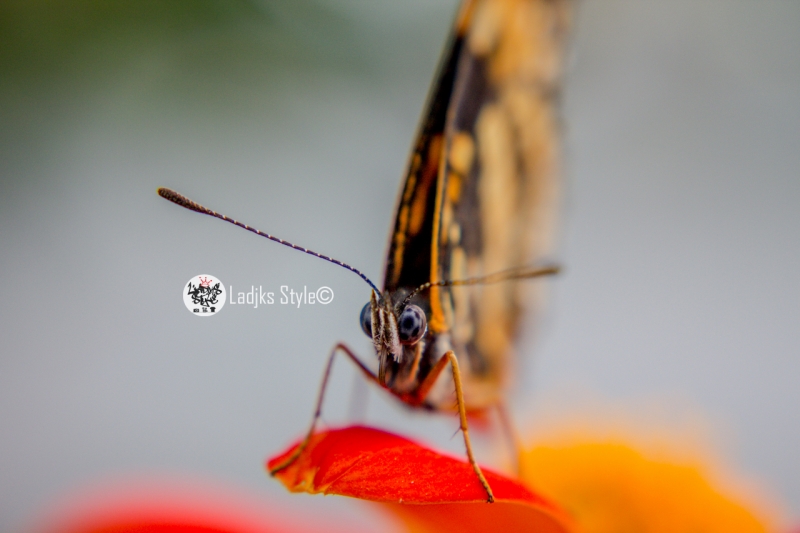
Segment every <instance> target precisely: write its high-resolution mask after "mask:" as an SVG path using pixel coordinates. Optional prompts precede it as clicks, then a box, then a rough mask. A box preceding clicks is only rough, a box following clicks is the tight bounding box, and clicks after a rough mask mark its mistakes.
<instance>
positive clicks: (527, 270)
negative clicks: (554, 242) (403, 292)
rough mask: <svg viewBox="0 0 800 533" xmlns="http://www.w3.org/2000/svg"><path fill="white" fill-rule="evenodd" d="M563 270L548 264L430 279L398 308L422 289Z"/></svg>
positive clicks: (488, 283)
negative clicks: (464, 277)
mask: <svg viewBox="0 0 800 533" xmlns="http://www.w3.org/2000/svg"><path fill="white" fill-rule="evenodd" d="M560 271H561V267H559V266H558V265H548V266H544V267H537V268H533V267H522V268H512V269H509V270H502V271H500V272H494V273H493V274H487V275H485V276H476V277H474V278H467V279H446V280H442V281H429V282H427V283H423V284H422V285H420V286H419V287H417V288H416V289H414V290H413V291H411V293H410V294H409V295H408V296H406V297H405V299H403V301H402V302H400V305H398V306H397V307H398V308H402V307H405V306H406V305H407V304H408V302H410V301H411V298H413V297H414V296H416V295H417V294H419V293H420V292H422V291H425V290H428V289H430V288H431V287H457V286H461V285H490V284H492V283H499V282H501V281H510V280H515V279H528V278H538V277H540V276H552V275H554V274H558V273H559V272H560Z"/></svg>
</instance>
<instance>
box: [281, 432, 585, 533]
mask: <svg viewBox="0 0 800 533" xmlns="http://www.w3.org/2000/svg"><path fill="white" fill-rule="evenodd" d="M298 445H299V443H298V444H295V445H293V446H291V447H290V448H289V449H288V450H287V451H286V452H284V453H282V454H280V455H278V456H277V457H274V458H272V459H270V460H269V461H268V462H267V468H268V469H269V468H270V467H273V466H274V465H277V464H280V463H281V462H282V461H284V460H285V459H286V458H288V457H289V456H291V454H292V453H294V451H295V450H296V449H297V446H298ZM483 472H484V475H485V476H486V479H487V481H488V482H489V485H491V487H492V491H493V492H494V495H495V503H493V504H487V503H486V492H485V491H484V489H483V487H482V486H481V484H480V482H479V481H478V478H477V477H476V476H475V473H474V472H473V470H472V467H471V466H470V465H469V463H467V462H465V461H460V460H458V459H454V458H452V457H447V456H444V455H441V454H439V453H437V452H434V451H432V450H429V449H427V448H423V447H421V446H419V445H418V444H415V443H414V442H411V441H410V440H408V439H405V438H403V437H400V436H397V435H392V434H390V433H386V432H384V431H380V430H377V429H372V428H366V427H359V426H355V427H349V428H344V429H339V430H331V431H325V432H320V433H316V434H315V435H314V436H313V437H312V439H311V442H310V443H309V444H308V447H307V448H306V449H305V450H304V451H303V453H302V454H301V455H300V457H299V458H298V459H297V461H295V462H294V463H293V464H292V465H290V466H289V467H287V468H285V469H284V470H282V471H280V472H279V473H278V474H277V475H276V476H275V477H276V478H278V480H279V481H281V482H282V483H283V484H284V485H285V486H286V488H288V489H289V490H290V491H293V492H308V493H312V494H316V493H320V492H321V493H323V494H338V495H341V496H350V497H353V498H360V499H364V500H370V501H374V502H383V503H386V504H389V505H388V507H389V508H390V509H391V510H392V511H393V512H394V513H395V514H398V515H399V516H400V517H401V518H403V519H404V520H405V521H406V522H407V523H408V524H409V525H413V526H414V527H415V528H417V530H419V529H420V528H421V529H422V530H430V531H440V532H447V531H538V532H567V531H570V530H571V527H570V525H569V524H570V522H569V520H568V519H567V517H566V515H565V514H564V513H563V512H562V511H560V510H559V508H558V507H556V506H555V505H554V504H552V503H550V502H549V501H547V500H545V499H544V498H542V497H541V496H539V495H537V494H535V493H533V492H531V491H530V490H529V489H528V488H526V487H525V486H524V485H522V484H521V483H520V482H518V481H516V480H513V479H509V478H506V477H504V476H501V475H500V474H496V473H494V472H491V471H488V470H485V469H484V471H483ZM423 504H424V505H423ZM432 504H436V505H432Z"/></svg>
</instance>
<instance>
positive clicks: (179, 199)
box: [158, 187, 381, 296]
mask: <svg viewBox="0 0 800 533" xmlns="http://www.w3.org/2000/svg"><path fill="white" fill-rule="evenodd" d="M158 195H159V196H161V197H162V198H166V199H167V200H169V201H170V202H172V203H175V204H178V205H179V206H181V207H185V208H186V209H189V210H190V211H196V212H198V213H202V214H204V215H209V216H212V217H215V218H218V219H220V220H224V221H225V222H230V223H231V224H233V225H234V226H239V227H240V228H243V229H246V230H247V231H249V232H252V233H255V234H256V235H260V236H261V237H265V238H267V239H269V240H271V241H275V242H277V243H279V244H282V245H284V246H288V247H289V248H293V249H295V250H299V251H301V252H303V253H307V254H308V255H313V256H314V257H319V258H320V259H324V260H325V261H328V262H329V263H333V264H334V265H339V266H340V267H343V268H346V269H347V270H349V271H350V272H353V273H355V274H358V276H359V277H360V278H361V279H363V280H364V281H366V282H367V283H368V284H369V286H370V287H372V290H374V291H375V292H376V293H378V295H379V296H380V294H381V291H380V290H378V287H376V286H375V284H374V283H372V280H370V279H369V278H368V277H367V276H366V275H365V274H364V273H363V272H361V271H360V270H358V269H357V268H354V267H351V266H350V265H348V264H347V263H343V262H342V261H339V260H338V259H334V258H332V257H328V256H327V255H322V254H319V253H317V252H315V251H313V250H309V249H308V248H303V247H302V246H297V245H296V244H292V243H290V242H289V241H285V240H283V239H279V238H278V237H275V236H274V235H270V234H269V233H264V232H263V231H261V230H257V229H256V228H251V227H250V226H248V225H247V224H242V223H241V222H239V221H238V220H234V219H232V218H230V217H228V216H226V215H223V214H221V213H217V212H216V211H212V210H211V209H208V208H207V207H205V206H202V205H200V204H198V203H197V202H195V201H194V200H190V199H188V198H187V197H185V196H184V195H182V194H180V193H178V192H175V191H173V190H172V189H167V188H166V187H159V188H158Z"/></svg>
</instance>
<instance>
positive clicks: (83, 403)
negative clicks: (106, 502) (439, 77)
mask: <svg viewBox="0 0 800 533" xmlns="http://www.w3.org/2000/svg"><path fill="white" fill-rule="evenodd" d="M454 6H455V4H454V2H452V1H448V2H433V1H423V0H414V1H404V2H368V1H355V0H348V1H339V2H333V1H330V2H327V1H322V0H303V1H295V0H292V1H290V0H282V1H274V2H263V3H246V2H238V3H237V2H229V3H225V2H212V1H207V2H184V3H181V2H173V3H168V4H165V5H162V4H161V3H160V2H155V1H153V2H139V3H111V4H106V3H102V2H97V3H95V2H86V1H82V2H73V3H72V5H71V6H70V7H61V8H53V7H52V6H50V7H45V3H44V2H42V3H39V2H19V3H11V2H4V3H3V4H2V6H1V7H0V16H1V17H2V19H0V24H2V29H0V41H2V45H0V61H2V63H0V68H1V69H2V70H0V172H2V176H0V178H1V181H0V273H2V287H3V290H2V294H3V295H2V299H0V302H2V305H0V338H2V352H1V353H2V355H1V357H0V428H2V430H0V451H1V452H2V453H0V480H2V481H0V529H2V530H3V531H8V530H10V529H11V530H13V529H17V528H20V527H22V526H23V524H25V523H29V521H30V520H32V519H33V518H35V517H36V516H37V515H38V514H40V513H41V512H42V510H43V509H45V508H46V507H47V506H48V505H50V504H52V502H53V501H56V500H57V499H58V498H60V497H62V496H63V495H65V494H68V493H70V492H71V491H73V490H74V489H76V488H79V487H83V486H86V485H87V484H91V483H96V482H98V480H108V479H116V478H118V477H119V476H126V475H130V474H131V473H136V474H142V473H145V474H146V473H148V472H160V473H164V472H166V473H172V474H175V475H189V474H191V475H195V476H201V477H204V478H207V479H210V480H217V481H220V482H225V483H229V484H234V485H237V486H240V487H243V488H245V489H246V490H249V491H251V492H253V493H254V494H257V495H262V496H263V497H264V499H265V501H267V500H268V501H270V502H278V503H279V504H280V505H282V506H285V507H287V508H294V509H322V510H324V511H325V512H328V513H332V514H333V515H335V516H338V517H340V518H341V519H343V520H351V521H363V522H364V523H367V524H368V523H371V522H369V521H370V520H374V517H373V515H365V514H364V513H365V511H364V508H363V507H361V506H358V505H357V504H353V502H349V501H347V500H344V499H336V498H322V497H316V498H312V497H303V496H289V495H287V494H285V492H284V491H283V489H282V488H280V487H279V486H278V484H277V483H275V482H273V481H271V480H269V479H268V478H267V477H266V475H265V474H264V473H263V471H262V468H261V464H262V461H263V459H264V458H265V457H266V456H268V455H270V454H273V453H275V452H277V451H278V450H281V449H282V448H283V447H284V446H285V445H287V444H288V443H289V442H290V441H291V440H293V439H295V438H297V437H298V436H299V435H300V434H301V433H302V431H304V429H305V427H306V424H307V422H308V418H309V416H310V415H311V411H312V407H313V405H312V404H313V399H314V395H315V393H316V389H317V385H318V381H319V377H320V374H321V372H322V368H323V363H324V360H325V358H326V355H327V353H328V350H329V349H330V347H331V346H332V344H333V343H334V341H336V340H345V341H347V342H349V343H351V344H352V345H353V346H354V348H355V349H356V350H357V351H359V352H360V353H364V354H367V353H369V343H368V341H367V339H366V338H365V337H364V336H363V334H362V333H361V331H360V329H359V328H358V324H357V318H358V312H359V311H360V309H361V306H362V305H363V303H364V302H365V301H366V299H367V298H368V294H369V293H368V290H367V287H366V286H365V285H364V284H363V283H362V282H361V281H359V280H358V279H357V278H356V277H355V276H353V275H352V274H350V273H348V272H346V271H344V270H342V269H339V268H337V267H334V266H333V265H328V264H325V263H322V262H320V261H318V260H314V259H312V258H309V257H306V256H304V255H302V254H299V253H297V252H293V251H291V250H288V249H284V248H282V247H280V246H277V245H274V244H271V243H268V242H266V241H263V240H260V239H257V238H255V237H254V236H253V235H251V234H248V233H247V232H244V231H241V230H236V229H235V228H233V227H231V226H228V225H226V224H222V223H220V222H218V221H215V220H212V219H210V218H208V217H201V216H199V215H195V214H193V213H189V212H187V211H184V210H181V209H179V208H177V207H175V206H172V205H169V204H168V203H167V202H165V201H163V200H161V199H159V198H158V197H157V196H156V194H155V189H156V187H157V186H161V185H166V186H170V187H173V188H175V189H177V190H179V191H181V192H184V193H185V194H187V195H189V196H191V197H193V198H195V199H196V200H198V201H202V202H204V203H207V204H208V205H209V206H210V207H212V208H214V209H216V210H219V211H222V212H224V213H227V214H229V215H231V216H233V217H236V218H239V219H241V220H244V221H246V222H248V223H250V224H252V225H255V226H257V227H259V228H261V229H264V230H266V231H269V232H271V233H274V234H277V235H279V236H281V237H283V238H286V239H289V240H293V241H296V242H298V243H300V244H302V245H304V246H308V247H310V248H313V249H315V250H318V251H320V252H323V253H328V254H331V255H334V256H335V257H337V258H340V259H342V260H344V261H347V262H350V263H352V264H354V265H356V266H358V267H359V268H361V269H363V270H364V271H365V272H367V273H368V275H370V276H371V277H373V279H377V278H380V276H381V272H382V262H383V254H384V253H385V250H384V249H385V243H386V239H387V234H388V229H389V224H390V219H391V217H392V209H393V206H394V202H395V194H396V193H397V190H398V187H399V181H400V177H401V174H402V171H403V167H404V165H405V162H406V158H407V152H408V148H409V146H410V143H411V139H412V136H413V134H414V130H415V128H416V123H417V119H418V116H419V113H420V110H421V107H422V104H423V100H424V97H425V94H426V91H427V88H428V85H429V83H430V79H431V77H432V75H433V71H434V68H435V64H436V61H437V58H438V55H439V52H440V49H441V46H442V44H443V42H444V39H445V35H446V33H447V31H448V28H449V24H450V20H451V17H452V12H453V9H454ZM798 50H800V4H798V3H796V2H788V1H786V2H778V1H775V2H758V3H757V2H749V1H747V2H744V1H742V2H736V1H725V2H722V1H707V2H702V3H696V2H693V1H685V2H669V3H666V2H662V3H655V2H648V3H634V2H610V1H609V2H592V1H587V2H585V3H584V4H582V5H581V10H580V12H579V16H578V18H577V25H576V34H575V42H574V46H573V49H572V54H571V55H572V62H571V69H570V75H569V80H568V85H567V89H566V97H565V121H566V125H567V132H566V164H567V170H568V171H567V176H566V183H567V185H566V195H565V209H564V213H565V214H564V223H563V230H564V231H563V235H562V239H561V243H562V245H561V248H560V252H559V254H558V257H559V258H560V260H561V261H562V262H563V264H564V265H565V266H566V272H565V273H564V275H562V276H560V277H559V278H558V279H557V280H554V281H553V282H552V283H551V287H552V289H551V293H550V294H551V299H550V305H549V307H548V313H547V316H546V317H544V319H542V320H540V321H539V323H538V324H539V327H538V328H537V329H538V331H539V334H538V335H536V336H535V338H534V336H533V335H527V336H526V338H525V339H523V341H522V351H523V352H524V353H525V355H526V360H527V361H528V364H526V366H525V368H524V372H523V373H522V376H521V380H520V384H519V387H518V388H517V390H516V392H515V394H514V396H513V398H514V402H513V404H514V414H515V418H516V419H517V422H518V423H519V425H520V426H522V427H523V428H524V429H525V430H526V432H528V433H532V434H535V433H536V432H537V428H538V427H546V426H548V425H549V424H552V423H553V421H554V420H555V421H558V420H561V419H564V418H570V417H578V418H580V417H581V416H595V415H597V417H598V418H602V417H603V416H609V417H611V418H613V417H615V416H623V417H628V419H629V420H646V421H647V423H648V424H649V425H650V426H652V428H661V429H664V430H665V432H666V433H669V430H670V428H675V435H679V438H680V439H683V438H686V439H689V440H691V439H696V438H699V437H698V436H697V434H702V435H701V437H702V438H701V440H703V439H706V438H707V439H710V440H711V441H713V445H714V447H715V448H716V450H717V453H718V454H719V455H718V458H719V460H720V462H723V463H725V464H727V465H728V466H729V467H730V469H731V470H734V471H736V472H738V473H739V474H740V476H741V477H743V478H746V479H749V480H751V481H752V482H754V483H756V484H760V485H761V486H762V487H767V488H768V489H769V490H770V491H771V493H772V494H773V495H774V496H775V498H776V499H780V500H781V501H782V502H783V504H784V505H785V509H787V510H788V512H789V516H790V517H792V518H793V520H794V522H795V523H796V522H797V520H798V518H800V462H799V461H798V460H797V450H798V449H800V419H798V416H797V408H798V405H799V404H800V387H798V386H797V378H798V374H800V358H798V346H799V345H800V343H799V342H798V336H797V333H798V329H800V282H798V279H797V277H796V276H797V273H798V272H799V271H800V268H799V267H800V252H799V251H798V246H797V238H798V235H800V213H799V210H798V207H800V179H798V168H800V149H799V148H800V146H799V145H798V142H800V56H799V55H798V53H797V51H798ZM200 273H211V274H214V275H216V276H218V277H219V278H221V279H222V280H223V281H224V282H225V284H226V285H228V286H230V285H233V286H234V289H235V290H236V291H238V290H240V287H241V288H243V289H244V288H245V287H246V288H247V289H249V287H250V285H255V286H258V285H261V286H263V287H264V289H265V290H273V291H277V288H278V287H279V286H280V285H289V286H292V287H295V288H302V287H303V286H304V285H306V286H308V287H318V286H321V285H327V286H330V287H331V288H333V290H334V292H335V299H334V302H333V303H332V304H330V305H328V306H314V307H311V306H309V307H303V308H301V309H292V308H288V307H285V306H279V305H274V306H268V307H265V308H262V307H259V308H258V309H252V308H246V307H237V306H230V305H229V306H227V307H226V308H225V309H224V310H223V312H222V313H221V314H220V315H219V316H218V317H215V318H213V319H209V320H199V319H197V318H195V317H193V316H191V315H190V313H188V312H187V311H186V309H185V308H184V307H183V304H182V302H181V299H180V291H181V290H182V287H183V285H184V284H185V282H186V281H187V280H188V279H189V278H190V277H191V276H193V275H196V274H200ZM530 326H531V328H530V329H532V328H533V323H531V324H530ZM352 383H353V371H352V369H350V368H348V365H345V364H340V365H339V366H338V370H337V372H336V375H335V378H334V383H333V386H332V390H331V393H330V396H329V401H328V403H327V408H326V415H325V419H326V420H327V421H329V422H330V423H332V424H336V423H344V422H345V421H347V420H348V418H347V411H348V407H347V406H348V403H349V401H350V400H349V399H350V397H351V391H352V389H353V385H352ZM367 397H368V409H367V410H366V411H367V412H366V420H367V421H368V422H370V423H372V424H376V425H380V426H382V427H387V428H393V429H396V430H398V431H402V432H404V433H407V434H409V435H412V436H415V437H417V438H419V439H422V440H424V441H426V442H429V443H433V444H435V445H437V446H442V447H445V448H447V449H450V450H453V451H454V452H459V451H460V449H461V445H460V442H459V440H458V439H451V438H450V437H451V435H452V433H453V431H454V430H455V428H456V422H455V420H453V419H451V418H446V417H445V418H442V417H428V416H424V415H415V414H410V413H407V412H406V411H405V410H404V409H401V408H399V407H397V406H395V405H393V403H392V402H387V401H385V400H384V399H383V397H382V395H381V394H378V393H376V392H374V391H372V392H370V393H369V394H368V396H367ZM598 406H600V407H598ZM598 413H599V414H598ZM687 428H689V429H690V430H687ZM487 446H488V445H482V449H484V450H485V449H488V448H487ZM484 456H486V454H485V453H484Z"/></svg>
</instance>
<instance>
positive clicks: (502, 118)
mask: <svg viewBox="0 0 800 533" xmlns="http://www.w3.org/2000/svg"><path fill="white" fill-rule="evenodd" d="M569 22H570V5H569V2H568V0H466V1H465V2H464V3H463V4H462V5H461V7H460V9H459V11H458V14H457V16H456V21H455V24H454V27H453V31H452V34H451V36H450V39H449V41H448V44H447V45H446V48H445V52H444V55H443V58H442V60H441V63H440V66H439V72H438V75H437V77H436V78H435V80H434V84H433V86H432V88H431V92H430V94H429V97H428V103H427V106H426V110H425V113H424V114H423V118H422V123H421V125H420V128H419V132H418V134H417V137H416V141H415V143H414V145H413V149H412V153H411V157H410V161H409V163H408V168H407V172H406V179H405V182H404V183H403V186H402V188H401V191H400V197H399V200H398V206H397V209H396V216H395V220H394V226H393V228H392V231H391V237H390V244H389V250H388V257H387V261H386V271H385V278H384V284H383V289H382V290H380V289H379V288H378V287H377V286H376V285H375V284H374V283H373V282H372V281H371V280H370V279H369V278H368V277H367V276H366V275H364V274H363V273H362V272H361V271H359V270H358V269H356V268H354V267H352V266H350V265H348V264H346V263H343V262H341V261H338V260H336V259H332V258H330V257H328V256H324V255H322V254H318V253H317V252H314V251H311V250H308V249H306V248H303V247H300V246H297V245H295V244H292V243H289V242H287V241H284V240H282V239H279V238H277V237H274V236H272V235H269V234H267V233H263V232H261V231H259V230H256V229H254V228H251V227H250V226H247V225H245V224H242V223H240V222H238V221H236V220H233V219H231V218H229V217H227V216H225V215H221V214H219V213H216V212H214V211H211V210H210V209H207V208H205V207H203V206H202V205H200V204H197V203H196V202H194V201H192V200H189V199H188V198H186V197H184V196H182V195H180V194H179V193H176V192H174V191H172V190H170V189H165V188H161V189H159V190H158V193H159V194H160V195H161V196H162V197H164V198H166V199H168V200H171V201H173V202H175V203H177V204H179V205H181V206H183V207H186V208H188V209H191V210H194V211H197V212H200V213H203V214H207V215H211V216H215V217H217V218H220V219H223V220H225V221H227V222H231V223H233V224H235V225H238V226H240V227H242V228H245V229H247V230H249V231H252V232H254V233H257V234H259V235H261V236H263V237H266V238H268V239H271V240H273V241H276V242H279V243H281V244H284V245H286V246H290V247H292V248H294V249H297V250H299V251H302V252H305V253H308V254H310V255H314V256H316V257H320V258H322V259H325V260H327V261H330V262H333V263H335V264H338V265H340V266H342V267H344V268H346V269H348V270H351V271H352V272H354V273H356V274H358V275H359V276H360V277H361V278H362V279H363V280H364V281H366V282H367V283H368V284H369V285H370V288H371V293H370V299H369V301H368V302H367V304H366V305H365V306H364V307H363V309H362V311H361V315H360V323H361V327H362V329H363V331H364V333H365V334H367V335H368V336H369V337H370V338H371V339H372V342H373V344H374V347H375V353H376V355H377V358H378V370H377V372H375V371H373V370H372V369H371V367H370V365H368V364H366V363H364V362H362V360H361V359H360V358H359V357H358V356H357V355H356V354H355V353H354V352H353V351H352V350H350V349H349V348H348V347H347V346H346V345H344V344H341V343H340V344H337V345H336V346H335V347H334V349H333V350H332V352H331V355H330V357H329V359H328V364H327V366H326V369H325V373H324V377H323V381H322V385H321V387H320V392H319V397H318V400H317V406H316V410H315V414H314V417H313V420H312V424H311V427H310V429H309V431H308V434H307V437H306V439H305V441H304V442H303V443H302V444H301V445H300V446H299V447H298V448H297V450H296V452H295V454H294V455H292V456H291V457H289V458H288V459H287V460H286V461H285V462H284V463H282V464H280V465H277V466H275V467H273V470H272V473H273V474H274V473H276V472H278V471H280V470H282V469H284V468H286V467H287V466H289V465H290V464H292V462H294V461H295V460H296V459H297V458H298V457H299V456H300V454H301V453H302V451H303V449H304V448H305V445H306V444H307V443H308V442H309V440H310V438H311V436H312V435H313V433H314V430H315V427H316V423H317V420H318V418H319V416H320V413H321V409H322V404H323V398H324V394H325V388H326V385H327V381H328V376H329V375H330V371H331V366H332V364H333V361H334V359H335V357H336V355H337V354H343V355H345V356H347V357H348V358H349V359H350V360H351V361H352V362H353V363H354V364H355V365H356V366H357V367H358V368H359V369H360V370H361V371H362V373H363V374H364V376H365V377H366V378H367V379H368V380H370V381H372V382H374V383H376V384H377V385H378V386H380V387H382V388H384V389H386V390H388V391H389V392H390V393H392V394H393V395H394V396H395V397H396V398H397V399H399V400H400V401H401V402H403V403H404V404H406V405H408V406H411V407H415V408H423V409H429V410H435V411H453V410H455V411H456V412H457V413H458V415H459V419H460V427H461V431H462V435H463V437H464V444H465V448H466V452H467V456H468V458H469V461H470V464H471V465H472V467H473V470H474V471H475V474H476V478H477V480H478V481H479V482H480V483H481V484H482V486H483V488H484V489H485V491H486V495H487V501H490V502H491V501H493V500H494V496H493V493H492V490H491V487H490V486H489V484H488V483H487V481H486V479H485V477H484V476H483V473H482V471H481V468H480V466H479V465H478V463H477V462H476V460H475V458H474V454H473V451H472V445H471V441H470V437H469V427H468V416H467V415H468V414H473V413H479V412H482V411H485V410H487V409H489V408H493V407H498V408H502V405H503V395H504V393H505V391H506V390H507V385H508V382H509V379H510V377H511V375H512V374H513V367H514V359H515V356H514V353H513V352H514V350H513V341H514V338H515V336H516V333H517V330H518V329H519V326H520V320H521V317H522V314H523V311H524V309H525V308H526V307H530V305H529V304H531V303H532V302H531V300H532V299H533V295H532V294H531V293H530V291H527V290H525V289H524V287H522V285H524V284H520V283H511V282H510V281H512V280H521V279H524V278H532V277H538V276H545V275H550V274H554V273H556V272H557V271H558V267H556V266H553V265H547V264H544V265H541V264H540V263H541V261H542V259H543V258H545V257H546V256H547V254H548V252H549V250H550V247H551V240H552V226H553V222H554V218H555V211H556V206H557V204H558V167H559V148H558V145H559V138H560V136H559V129H560V123H559V116H558V101H559V95H560V88H561V83H562V63H563V61H562V58H563V52H564V48H565V41H566V39H567V33H568V28H569ZM537 261H538V262H539V263H537ZM537 264H538V266H536V265H537ZM531 265H534V266H531ZM502 282H505V283H502ZM453 393H455V402H453ZM454 403H455V409H454Z"/></svg>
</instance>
